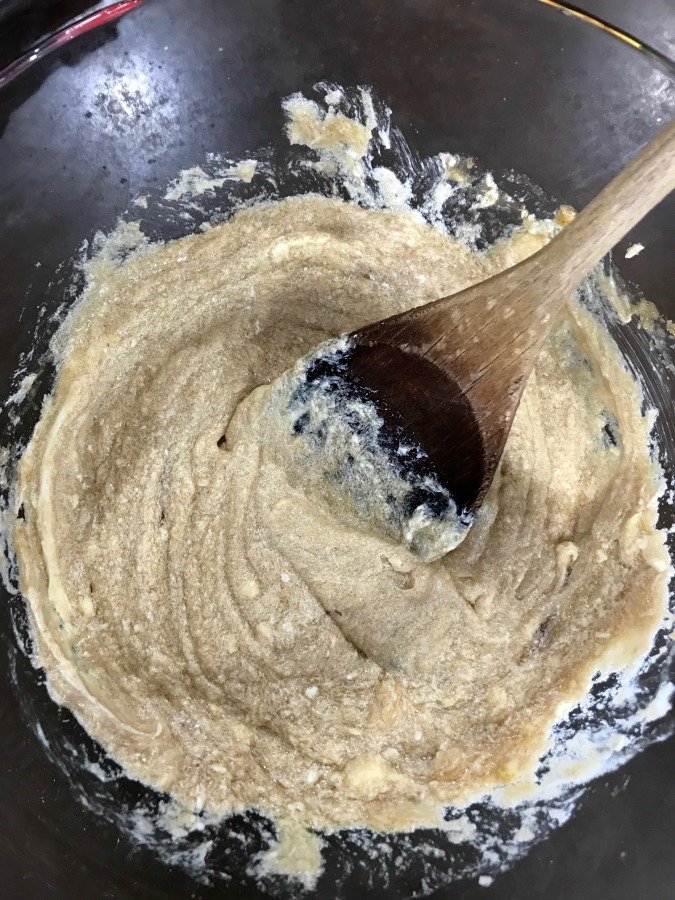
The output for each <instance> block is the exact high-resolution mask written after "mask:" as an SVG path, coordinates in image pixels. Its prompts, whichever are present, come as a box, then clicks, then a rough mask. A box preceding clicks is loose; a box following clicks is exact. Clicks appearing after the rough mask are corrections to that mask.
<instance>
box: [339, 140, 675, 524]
mask: <svg viewBox="0 0 675 900" xmlns="http://www.w3.org/2000/svg"><path fill="white" fill-rule="evenodd" d="M673 188H675V122H671V123H670V124H669V125H667V126H666V127H665V128H664V129H663V130H662V131H661V132H660V133H659V134H658V135H657V137H656V138H655V139H654V140H653V141H652V142H651V143H649V144H648V145H647V146H646V147H644V148H643V150H642V151H641V152H640V153H638V155H637V156H636V157H635V158H634V159H633V160H632V161H631V162H630V163H629V164H628V165H627V166H626V168H625V169H624V170H623V171H622V172H621V173H620V174H619V175H618V176H617V177H616V178H614V180H613V181H611V182H610V183H609V184H608V185H607V187H606V188H604V190H602V191H601V192H600V193H599V194H598V196H597V197H596V198H595V199H594V200H593V201H591V203H589V204H588V206H587V207H586V208H585V209H584V210H583V212H581V213H580V214H579V215H578V216H577V217H576V218H575V219H574V220H573V221H572V222H571V223H570V224H569V225H567V226H566V227H565V228H564V229H563V230H562V231H561V232H560V233H559V234H557V235H556V236H555V237H554V238H553V240H552V241H551V242H550V243H549V244H547V245H546V246H545V247H544V248H543V249H541V250H539V251H538V252H537V253H535V254H534V255H533V256H530V257H529V258H528V259H526V260H524V261H523V262H521V263H519V264H518V265H516V266H514V267H513V268H511V269H507V270H506V271H505V272H502V273H501V274H499V275H495V276H494V277H493V278H489V279H488V280H487V281H483V282H481V283H480V284H476V285H474V286H473V287H470V288H467V289H466V290H464V291H461V292H460V293H458V294H455V295H453V296H452V297H444V298H443V299H441V300H436V301H435V302H433V303H428V304H426V305H425V306H420V307H417V308H416V309H412V310H409V311H408V312H404V313H401V314H399V315H396V316H392V317H391V318H388V319H384V320H383V321H381V322H376V323H375V324H373V325H369V326H367V327H365V328H360V329H359V330H358V331H354V332H353V333H352V334H351V335H350V337H351V339H352V343H353V345H354V350H353V352H352V353H351V354H350V357H349V360H348V362H347V369H346V371H345V372H344V373H343V377H344V378H345V379H346V380H347V381H352V382H353V383H354V385H355V387H356V388H358V390H359V391H362V390H365V391H366V393H367V394H368V396H369V397H371V398H372V399H374V401H375V403H376V405H377V407H378V410H379V412H380V414H381V415H382V418H383V419H384V421H385V423H387V424H392V425H393V426H394V427H396V428H398V429H399V433H400V429H402V430H403V433H404V434H405V435H406V437H407V438H409V439H410V441H411V442H415V443H417V444H418V445H419V446H420V447H421V448H422V449H423V450H424V451H426V453H427V454H428V460H429V463H430V464H431V466H432V468H433V469H434V470H435V472H436V474H437V477H438V479H439V481H440V482H441V483H442V484H443V485H444V486H445V487H447V488H448V490H449V491H450V493H451V495H452V497H453V498H454V500H455V502H456V504H457V508H458V510H459V511H460V512H462V513H467V514H470V513H472V512H474V511H475V510H476V509H477V508H478V506H479V505H480V503H481V501H482V500H483V497H484V496H485V493H486V492H487V490H488V488H489V487H490V484H491V483H492V479H493V477H494V474H495V470H496V468H497V465H498V463H499V460H500V458H501V455H502V451H503V449H504V444H505V443H506V438H507V437H508V434H509V431H510V429H511V424H512V422H513V417H514V415H515V413H516V410H517V408H518V404H519V402H520V398H521V396H522V393H523V389H524V387H525V383H526V381H527V378H528V376H529V374H530V372H531V371H532V368H533V366H534V363H535V360H536V358H537V355H538V353H539V351H540V350H541V347H542V345H543V343H544V341H545V339H546V336H547V334H548V332H549V329H550V328H551V326H552V325H553V323H554V322H555V320H556V318H557V316H558V314H559V313H560V311H561V309H562V307H563V305H564V304H565V303H566V302H567V301H568V299H569V298H570V296H571V295H572V293H573V291H574V289H575V288H576V287H577V286H578V285H579V282H580V281H581V280H582V279H583V277H584V276H585V275H586V273H587V272H588V271H589V270H590V269H591V268H592V267H593V266H594V265H595V264H596V263H597V262H598V261H599V260H600V259H601V258H602V257H603V256H604V255H605V254H606V253H607V252H608V251H609V250H611V248H612V247H613V246H614V244H615V243H616V242H617V241H618V240H619V239H620V238H622V237H623V236H624V235H625V234H626V232H628V231H629V230H630V229H631V228H632V227H633V226H634V225H635V224H636V223H637V222H639V221H640V219H642V218H643V216H644V215H645V214H646V213H648V212H649V210H651V209H652V208H653V207H654V206H656V204H657V203H658V202H659V201H660V200H662V199H663V198H664V197H665V196H666V195H667V194H668V193H669V192H670V191H671V190H673ZM551 424H552V426H553V427H555V423H551Z"/></svg>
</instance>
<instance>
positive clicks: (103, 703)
mask: <svg viewBox="0 0 675 900" xmlns="http://www.w3.org/2000/svg"><path fill="white" fill-rule="evenodd" d="M543 240H544V238H542V237H540V236H537V235H532V234H525V233H521V234H516V235H515V236H514V238H512V239H511V240H510V241H509V242H507V243H503V244H501V245H498V246H497V247H496V248H495V249H494V250H493V251H492V252H491V253H488V254H484V255H479V254H476V253H472V252H471V251H469V250H468V249H467V248H466V247H465V246H463V245H462V244H460V243H458V242H456V241H454V240H452V239H450V238H448V237H446V236H445V235H443V234H441V233H440V232H438V231H435V230H433V229H432V228H430V227H427V226H425V225H423V224H421V223H420V222H419V221H418V220H416V219H414V218H413V217H412V216H411V215H408V214H404V213H390V212H384V211H365V210H363V209H360V208H358V207H356V206H354V205H349V204H343V203H341V202H339V201H332V200H326V199H320V198H299V199H294V200H287V201H284V202H279V203H276V204H271V205H267V206H261V207H257V208H253V209H251V210H247V211H244V212H241V213H239V214H237V215H236V216H235V217H234V218H233V219H232V220H231V221H230V222H229V223H227V224H224V225H221V226H218V227H216V228H213V229H211V230H209V231H208V232H207V233H204V234H202V235H199V236H195V237H188V238H184V239H182V240H178V241H175V242H173V243H170V244H167V245H162V246H155V247H148V248H145V249H143V250H142V251H141V252H139V253H137V254H136V255H134V256H132V257H131V258H130V259H128V260H127V261H126V262H124V263H123V264H120V265H119V266H103V265H102V266H101V267H100V268H99V270H98V271H97V273H96V274H95V276H94V279H93V284H92V286H91V289H90V291H89V293H88V295H87V297H86V298H85V300H84V301H83V302H82V303H81V304H80V305H79V307H78V308H77V309H76V310H75V311H74V312H73V313H72V314H71V316H70V318H69V319H68V321H67V322H66V325H65V326H64V329H63V332H62V335H61V339H60V367H59V373H58V379H57V383H56V387H55V390H54V393H53V397H52V398H51V399H50V400H49V401H48V402H47V404H46V405H45V408H44V411H43V415H42V418H41V421H40V423H39V424H38V427H37V429H36V431H35V434H34V437H33V439H32V442H31V444H30V445H29V448H28V449H27V451H26V453H25V455H24V458H23V460H22V464H21V470H20V499H21V500H22V501H23V504H24V516H25V520H24V521H20V522H19V523H18V524H17V528H16V534H15V544H16V548H17V551H18V555H19V562H20V572H21V582H22V589H23V591H24V593H25V595H26V596H27V598H28V600H29V605H30V610H31V617H32V621H33V629H34V632H35V635H36V638H37V646H38V651H39V658H40V661H41V662H42V664H43V665H44V666H45V668H46V671H47V673H48V679H49V685H50V688H51V690H52V693H53V694H54V696H55V697H56V698H57V699H59V700H60V701H62V702H63V703H65V704H67V705H68V706H69V707H70V708H71V709H73V710H74V711H75V712H76V714H77V715H78V717H79V718H80V720H81V722H82V723H83V724H84V725H85V727H86V728H87V729H88V731H89V732H90V733H91V734H92V735H93V736H94V737H95V738H97V739H98V740H99V741H100V742H101V743H102V744H103V746H104V747H106V748H107V749H108V750H109V751H110V752H111V753H112V754H113V756H114V757H115V758H117V759H118V760H119V761H120V762H122V763H123V764H124V765H125V766H126V767H127V769H128V770H129V771H130V772H131V773H132V774H133V775H135V776H137V777H138V778H140V779H142V780H144V781H146V782H148V783H150V784H152V785H154V786H156V787H158V788H165V789H167V790H169V791H171V792H173V793H174V794H175V795H176V796H177V797H179V798H181V799H182V800H184V801H185V802H186V803H188V804H190V805H192V806H194V805H195V804H196V805H197V806H200V805H206V807H207V808H208V809H211V810H215V811H221V810H222V811H226V810H231V809H241V808H244V807H248V806H252V805H253V806H258V807H259V808H261V809H262V810H263V811H265V812H268V813H271V814H276V815H284V816H286V817H288V816H292V817H295V818H296V819H297V820H299V821H300V822H302V823H305V824H311V825H315V826H328V827H330V826H340V825H352V824H364V823H365V824H370V825H372V826H375V827H381V828H396V827H406V826H409V825H411V824H414V823H416V822H424V821H434V820H436V816H437V808H438V805H439V804H440V803H441V802H446V801H455V800H459V799H461V798H464V797H466V796H467V795H470V794H472V793H474V792H475V791H479V790H481V789H482V788H483V787H487V786H490V785H494V784H495V783H499V782H504V781H507V780H509V779H513V778H515V777H517V776H518V775H519V774H520V773H522V772H525V771H528V770H530V769H531V768H532V766H533V765H534V762H535V760H536V757H537V754H538V753H539V752H540V751H541V750H542V747H543V746H544V744H545V740H546V731H547V728H548V727H549V725H550V724H551V722H552V721H553V720H554V719H555V716H556V711H557V710H558V709H559V705H560V704H561V703H564V702H566V701H569V700H571V699H573V698H574V697H576V696H578V695H579V694H580V693H581V692H583V691H584V690H585V688H586V686H587V683H588V678H589V675H590V674H592V672H593V671H595V669H596V668H597V667H598V666H599V665H600V663H601V661H603V660H604V661H607V660H613V661H614V662H617V663H620V662H621V660H622V659H627V658H630V656H631V655H633V654H635V653H638V652H640V651H644V650H646V649H647V647H648V646H649V643H650V641H651V639H652V636H653V633H654V631H655V629H656V628H657V626H658V623H659V621H660V619H661V616H662V614H663V611H664V598H665V589H666V578H667V569H668V559H667V556H666V552H665V550H664V546H663V539H662V535H661V534H660V533H659V532H657V531H656V529H655V519H656V510H655V495H656V491H657V477H656V471H655V467H654V465H653V463H652V461H651V459H650V455H649V452H648V432H649V427H648V425H649V423H648V421H647V419H646V418H645V417H644V416H643V415H642V413H641V410H640V393H639V391H638V388H637V386H636V384H635V383H634V381H633V380H632V378H631V376H630V375H629V373H628V371H627V370H626V368H624V365H623V364H622V361H621V358H620V356H619V354H618V352H617V350H616V348H615V345H614V344H613V342H612V340H611V338H610V337H609V334H608V333H607V332H606V330H605V329H604V328H603V327H601V326H600V325H599V324H598V323H597V322H596V320H595V319H594V317H593V316H592V315H591V314H590V313H589V312H588V311H587V310H586V309H584V308H582V307H581V306H580V305H579V304H578V303H577V302H576V301H573V300H572V299H571V300H570V303H569V305H568V307H567V309H566V311H565V314H564V316H563V318H562V319H561V321H560V322H559V324H558V325H557V326H556V327H555V328H554V330H553V332H552V334H551V337H550V340H549V341H548V343H547V345H546V348H545V350H544V352H543V353H542V355H541V357H540V359H539V360H538V362H537V365H536V369H535V372H534V374H533V375H532V377H531V379H530V381H529V382H528V385H527V388H526V390H525V394H524V397H523V401H522V404H521V407H520V409H519V412H518V414H517V417H516V420H515V423H514V426H513V431H512V433H511V436H510V438H509V441H508V445H507V447H506V451H505V454H504V457H503V461H502V464H501V467H500V470H499V472H498V475H497V478H496V480H495V482H494V485H493V487H492V489H491V491H490V493H489V496H488V499H487V500H486V503H485V506H484V508H483V510H482V513H481V515H480V516H479V519H478V521H477V522H476V524H475V525H474V527H473V528H472V530H471V532H470V534H469V536H468V537H467V538H466V540H465V541H464V543H463V544H461V545H460V546H459V547H458V548H457V549H456V550H454V551H453V552H451V553H450V554H448V555H447V556H446V557H444V558H442V559H441V560H439V561H436V562H434V563H430V564H427V565H425V564H422V563H420V561H419V559H417V558H416V557H415V556H413V555H412V554H411V553H409V552H408V551H406V550H405V549H402V548H401V547H400V546H397V545H396V544H394V543H393V542H389V541H388V540H387V539H385V538H383V537H380V536H378V535H376V534H370V533H368V532H367V531H364V530H361V529H359V528H358V527H356V526H355V527H350V525H349V523H348V522H345V521H344V520H342V519H340V520H337V519H335V518H333V517H332V515H331V513H330V510H328V509H326V508H324V507H323V506H322V505H321V504H320V503H319V502H317V500H316V498H313V497H312V496H309V495H308V494H307V493H306V492H303V491H302V490H301V489H299V488H297V487H295V486H294V485H293V484H290V483H289V481H288V480H287V478H286V476H285V474H284V470H283V468H282V467H280V466H279V465H278V464H277V463H276V462H275V458H276V456H275V453H274V448H273V447H270V446H269V445H267V444H266V441H265V440H264V435H263V430H262V429H261V417H260V411H261V409H262V406H263V405H264V402H265V397H266V395H267V393H268V387H267V385H269V383H270V382H272V381H273V379H275V378H276V377H277V376H278V375H279V374H280V373H282V372H283V371H284V370H285V369H287V368H288V367H289V366H291V365H292V364H293V363H294V362H295V361H296V360H297V359H298V358H299V357H301V356H302V355H303V354H306V353H307V352H308V351H310V350H311V349H312V348H313V347H314V346H316V345H317V344H318V343H319V342H320V341H322V340H324V339H326V338H328V337H332V336H335V335H338V334H340V333H342V332H345V331H349V330H351V329H354V328H357V327H359V326H362V325H365V324H366V323H369V322H372V321H374V320H377V319H379V318H382V317H384V316H387V315H390V314H392V313H395V312H398V311H400V310H402V309H404V308H406V307H407V306H410V305H415V304H421V303H424V302H427V301H429V300H432V299H434V298H436V297H439V296H442V295H447V294H451V293H453V292H455V291H457V290H459V289H461V288H463V287H465V286H467V285H468V284H470V283H472V282H475V281H477V280H479V279H483V278H486V277H488V276H489V275H491V274H493V273H494V272H495V271H497V270H499V269H500V268H503V267H504V266H506V265H508V264H510V263H512V262H514V261H515V260H516V259H517V258H519V257H521V256H523V255H526V254H527V253H529V252H532V250H533V249H536V246H538V244H539V243H540V242H541V241H543Z"/></svg>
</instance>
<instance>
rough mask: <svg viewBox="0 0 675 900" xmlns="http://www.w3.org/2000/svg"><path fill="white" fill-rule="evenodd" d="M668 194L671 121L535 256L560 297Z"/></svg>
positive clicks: (674, 169) (673, 172) (674, 186)
mask: <svg viewBox="0 0 675 900" xmlns="http://www.w3.org/2000/svg"><path fill="white" fill-rule="evenodd" d="M672 190H675V120H674V121H672V122H670V124H668V125H666V126H665V127H664V128H662V129H661V131H660V132H659V133H658V134H657V136H656V137H655V138H654V139H653V140H652V141H650V143H649V144H647V146H646V147H643V149H642V150H641V151H640V152H639V153H638V154H637V156H635V157H634V158H633V159H632V160H631V161H630V162H629V163H628V165H627V166H626V167H625V169H623V170H622V171H621V172H620V173H619V174H618V175H617V176H616V178H613V179H612V181H610V182H609V184H608V185H607V187H605V188H603V190H602V191H600V193H599V194H598V195H597V196H596V197H595V199H593V200H591V202H590V203H589V204H588V206H586V207H585V208H584V209H583V210H582V211H581V212H580V213H579V215H578V216H577V217H576V218H575V219H573V221H572V222H570V224H569V225H567V227H566V228H564V229H563V230H562V231H561V232H560V233H559V234H558V235H556V237H555V238H554V239H553V240H552V241H551V242H550V244H548V246H546V247H545V248H544V250H543V251H541V253H542V256H544V255H545V257H546V262H545V266H546V268H547V269H548V272H549V273H550V274H551V275H552V276H553V277H555V278H558V279H559V290H561V291H562V293H563V294H565V295H566V294H569V293H570V292H571V291H572V290H574V289H575V288H576V287H577V285H578V284H579V282H580V281H581V279H582V278H583V277H584V275H585V274H586V273H587V272H588V271H589V269H592V268H593V266H594V265H595V264H596V263H597V262H599V261H600V260H601V259H602V257H603V256H604V255H605V254H606V253H608V252H609V251H610V250H611V249H612V247H613V246H614V245H615V244H616V243H617V241H619V240H620V239H621V238H622V237H623V236H624V235H625V234H626V233H627V232H628V231H630V229H631V228H633V226H634V225H637V223H638V222H639V221H640V220H641V219H642V218H643V217H644V216H645V215H646V214H647V213H648V212H649V211H650V210H651V209H652V208H653V207H655V206H656V204H657V203H658V202H659V201H660V200H663V198H664V197H665V196H666V195H667V194H669V193H670V192H671V191H672ZM541 264H544V261H543V259H542V260H541V263H540V265H541ZM545 293H546V292H543V291H542V296H545ZM551 293H552V294H558V291H552V292H551ZM558 295H559V294H558Z"/></svg>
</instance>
